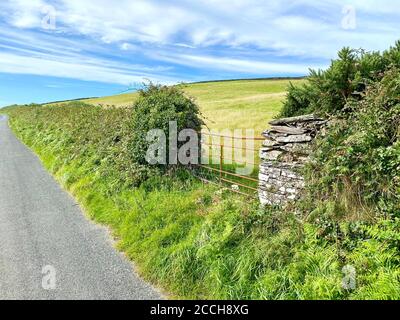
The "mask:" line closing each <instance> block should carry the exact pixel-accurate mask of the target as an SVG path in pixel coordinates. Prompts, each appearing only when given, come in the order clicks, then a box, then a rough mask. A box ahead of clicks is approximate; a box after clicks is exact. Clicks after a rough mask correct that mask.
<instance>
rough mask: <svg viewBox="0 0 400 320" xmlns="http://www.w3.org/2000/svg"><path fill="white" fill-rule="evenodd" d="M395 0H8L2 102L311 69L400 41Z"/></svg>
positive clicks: (0, 11) (2, 18)
mask: <svg viewBox="0 0 400 320" xmlns="http://www.w3.org/2000/svg"><path fill="white" fill-rule="evenodd" d="M399 30H400V6H399V5H398V3H397V1H392V0H381V1H371V0H348V1H333V0H325V1H323V0H321V1H315V0H297V1H290V0H289V1H280V0H269V1H266V0H265V1H264V0H196V1H193V0H169V1H165V0H164V1H161V0H119V1H113V0H52V1H50V0H47V1H46V0H2V1H1V3H0V106H4V105H9V104H12V103H28V102H45V101H53V100H64V99H72V98H78V97H87V96H101V95H110V94H117V93H120V92H122V91H124V90H126V89H127V88H130V87H135V86H137V84H139V83H142V82H143V81H147V80H152V81H154V82H158V83H166V84H172V83H177V82H191V81H203V80H214V79H232V78H235V79H236V78H257V77H273V76H301V75H306V74H307V71H308V68H309V67H311V68H324V67H326V66H327V65H328V64H329V61H330V60H331V59H332V58H334V57H335V55H336V52H337V51H338V50H339V49H340V48H341V47H343V46H351V47H355V48H360V47H363V48H365V49H367V50H384V49H386V48H387V47H389V46H390V45H392V44H394V42H395V41H396V40H398V39H399V38H400V34H399V32H398V31H399Z"/></svg>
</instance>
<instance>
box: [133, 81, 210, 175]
mask: <svg viewBox="0 0 400 320" xmlns="http://www.w3.org/2000/svg"><path fill="white" fill-rule="evenodd" d="M134 110H135V112H134V114H133V121H132V140H131V144H130V149H131V153H132V160H133V162H134V163H136V164H138V165H140V166H146V167H148V163H147V161H146V152H147V150H148V148H149V146H150V144H151V143H152V142H149V141H147V140H146V137H147V133H148V132H149V131H150V130H153V129H161V130H162V131H163V132H164V133H165V135H166V138H167V142H168V139H169V123H170V122H171V121H176V123H177V132H178V133H179V132H180V131H181V130H183V129H193V130H195V131H196V132H199V131H200V130H201V126H202V124H203V122H202V120H201V119H200V117H199V114H200V111H199V108H198V106H197V104H196V103H195V102H194V100H193V99H191V98H190V97H187V96H186V95H185V94H184V93H183V91H181V90H180V89H179V88H177V87H168V86H160V85H153V84H150V85H149V86H148V87H147V88H145V89H144V90H141V91H140V93H139V98H138V100H137V101H136V102H135V104H134ZM178 146H179V145H178ZM167 154H168V146H167ZM152 167H153V166H152ZM164 169H165V168H164Z"/></svg>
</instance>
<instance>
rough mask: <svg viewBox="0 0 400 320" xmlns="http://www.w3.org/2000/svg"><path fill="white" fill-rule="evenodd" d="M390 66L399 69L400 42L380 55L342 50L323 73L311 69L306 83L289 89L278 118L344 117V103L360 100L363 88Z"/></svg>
mask: <svg viewBox="0 0 400 320" xmlns="http://www.w3.org/2000/svg"><path fill="white" fill-rule="evenodd" d="M393 67H398V68H400V41H399V42H397V43H396V45H395V46H394V47H392V48H390V49H389V50H386V51H384V52H383V53H380V52H365V51H364V50H354V49H350V48H344V49H342V50H341V51H340V52H339V54H338V59H336V60H333V61H332V63H331V65H330V67H329V68H328V69H327V70H325V71H322V70H318V71H315V70H311V72H310V75H309V77H308V78H307V83H305V84H304V85H303V86H300V87H295V86H292V85H291V86H290V87H289V91H288V95H287V99H286V101H285V103H284V106H283V109H282V111H281V114H280V117H291V116H297V115H301V114H305V113H317V114H320V115H324V116H327V115H336V114H342V115H345V114H348V113H349V110H347V108H346V106H347V104H348V103H349V102H350V101H359V100H361V99H362V98H363V95H364V93H365V90H366V88H367V86H368V85H369V84H371V83H374V82H376V81H379V80H380V79H382V76H383V74H384V73H385V72H386V71H388V70H390V69H391V68H393Z"/></svg>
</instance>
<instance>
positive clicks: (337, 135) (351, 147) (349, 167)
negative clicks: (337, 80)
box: [310, 68, 400, 216]
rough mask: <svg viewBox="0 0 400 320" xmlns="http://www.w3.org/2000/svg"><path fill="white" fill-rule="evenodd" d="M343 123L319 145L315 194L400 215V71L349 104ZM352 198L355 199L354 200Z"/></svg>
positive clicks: (377, 211) (316, 159)
mask: <svg viewBox="0 0 400 320" xmlns="http://www.w3.org/2000/svg"><path fill="white" fill-rule="evenodd" d="M347 107H348V109H349V110H352V113H351V115H349V119H348V120H346V121H339V122H337V123H336V124H335V125H334V126H332V127H331V128H330V130H329V133H328V135H327V137H325V138H323V139H321V141H320V142H319V144H318V145H317V146H316V152H315V155H314V157H315V162H313V164H312V165H311V166H312V168H311V170H310V172H312V176H313V177H314V178H313V181H314V182H315V186H314V188H315V189H318V190H319V191H320V192H317V193H316V195H317V197H319V198H323V199H327V198H332V195H336V196H337V199H339V198H340V197H339V196H338V195H339V194H341V195H342V196H343V197H344V198H346V199H347V200H349V202H348V205H347V207H348V208H347V209H351V208H349V207H353V208H354V209H356V210H359V211H360V210H361V209H362V208H363V207H364V208H365V207H373V208H375V209H374V210H373V211H374V215H377V214H379V213H383V214H386V215H398V216H400V176H399V172H400V141H399V138H400V72H399V71H398V69H397V68H394V69H392V70H389V71H387V72H386V73H385V74H384V75H383V78H382V79H381V80H380V81H379V82H376V83H374V84H372V85H370V86H369V87H368V89H367V90H366V93H365V95H364V97H363V99H362V100H360V101H358V102H353V103H351V104H348V105H347ZM349 197H353V199H349Z"/></svg>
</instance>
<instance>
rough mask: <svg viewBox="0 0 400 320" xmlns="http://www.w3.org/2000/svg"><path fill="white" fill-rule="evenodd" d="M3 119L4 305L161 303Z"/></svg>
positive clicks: (0, 253) (0, 223) (0, 249)
mask: <svg viewBox="0 0 400 320" xmlns="http://www.w3.org/2000/svg"><path fill="white" fill-rule="evenodd" d="M160 298H162V296H161V294H160V293H158V292H157V290H155V289H154V288H152V287H151V286H150V285H148V284H146V283H145V282H144V281H143V280H141V279H140V278H139V277H138V276H137V275H136V274H135V273H134V270H133V267H132V265H131V264H130V263H129V262H128V261H127V259H126V258H125V257H124V256H123V255H122V254H120V253H119V252H117V250H115V249H114V247H113V243H112V240H111V239H110V237H109V234H108V232H107V230H106V229H105V228H103V227H100V226H97V225H95V224H94V223H92V222H90V221H88V220H87V219H86V218H85V216H84V214H83V213H82V211H81V210H80V208H79V206H78V205H77V203H76V202H75V201H74V199H73V198H72V197H71V196H70V195H69V194H68V193H66V192H65V191H63V190H62V189H61V187H60V186H59V185H58V184H57V182H56V181H55V180H54V179H53V178H52V177H51V176H50V175H49V174H48V173H47V171H46V170H45V169H44V168H43V166H42V164H41V163H40V161H39V159H38V158H37V157H36V156H35V155H34V154H33V153H32V152H31V151H30V150H29V149H28V148H27V147H25V146H24V145H23V144H22V143H21V142H20V141H19V140H18V139H17V138H16V137H15V136H14V134H13V133H12V131H11V130H10V129H9V127H8V124H7V119H6V118H5V116H1V115H0V299H13V300H14V299H29V300H31V299H34V300H39V299H46V300H47V299H50V300H53V299H55V300H58V299H67V300H70V299H85V300H87V299H90V300H105V299H130V300H147V299H160Z"/></svg>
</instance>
